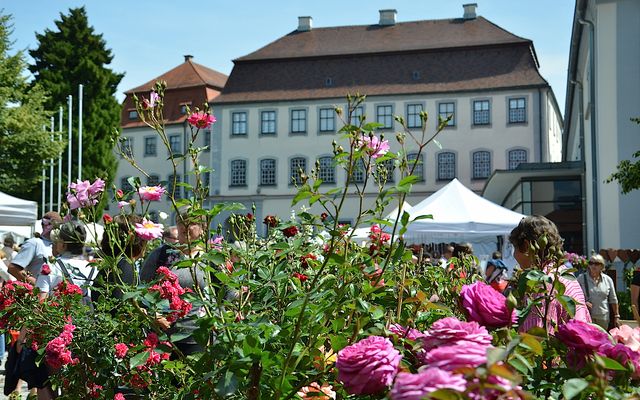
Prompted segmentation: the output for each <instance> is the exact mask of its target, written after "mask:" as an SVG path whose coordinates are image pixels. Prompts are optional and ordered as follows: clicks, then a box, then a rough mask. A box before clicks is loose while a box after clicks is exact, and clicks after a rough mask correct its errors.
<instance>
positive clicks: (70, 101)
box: [67, 95, 73, 187]
mask: <svg viewBox="0 0 640 400" xmlns="http://www.w3.org/2000/svg"><path fill="white" fill-rule="evenodd" d="M67 103H68V104H67V107H68V108H69V144H68V146H69V147H68V152H67V187H69V186H71V164H72V162H73V161H72V160H73V152H72V150H73V134H72V130H73V126H72V117H73V113H72V112H73V96H71V95H69V96H67Z"/></svg>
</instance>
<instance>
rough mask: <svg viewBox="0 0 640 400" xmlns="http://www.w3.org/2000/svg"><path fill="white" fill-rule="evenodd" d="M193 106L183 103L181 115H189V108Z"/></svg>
mask: <svg viewBox="0 0 640 400" xmlns="http://www.w3.org/2000/svg"><path fill="white" fill-rule="evenodd" d="M190 105H191V103H182V104H180V114H182V115H186V114H187V111H188V110H187V109H188V108H189V106H190Z"/></svg>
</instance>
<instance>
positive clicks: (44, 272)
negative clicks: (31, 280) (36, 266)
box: [40, 264, 51, 275]
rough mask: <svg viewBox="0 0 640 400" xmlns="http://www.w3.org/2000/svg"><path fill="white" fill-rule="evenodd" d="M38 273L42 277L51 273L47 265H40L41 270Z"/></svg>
mask: <svg viewBox="0 0 640 400" xmlns="http://www.w3.org/2000/svg"><path fill="white" fill-rule="evenodd" d="M40 273H41V274H42V275H49V274H50V273H51V267H49V264H42V269H40Z"/></svg>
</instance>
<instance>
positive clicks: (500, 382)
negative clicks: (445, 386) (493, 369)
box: [467, 375, 522, 400]
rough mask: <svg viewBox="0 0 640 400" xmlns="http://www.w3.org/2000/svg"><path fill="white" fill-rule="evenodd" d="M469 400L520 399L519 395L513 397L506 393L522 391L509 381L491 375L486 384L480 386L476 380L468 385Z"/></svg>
mask: <svg viewBox="0 0 640 400" xmlns="http://www.w3.org/2000/svg"><path fill="white" fill-rule="evenodd" d="M467 388H468V389H470V390H469V393H468V395H469V398H470V399H472V400H497V399H520V398H522V397H521V396H519V395H515V396H511V395H505V393H509V394H511V393H510V392H513V391H519V390H522V388H521V387H520V386H517V385H514V384H513V383H512V382H511V381H509V380H508V379H505V378H502V377H500V376H497V375H490V376H489V377H487V380H486V381H485V383H484V384H480V380H479V379H477V378H476V379H474V380H473V381H472V382H470V383H469V384H468V385H467Z"/></svg>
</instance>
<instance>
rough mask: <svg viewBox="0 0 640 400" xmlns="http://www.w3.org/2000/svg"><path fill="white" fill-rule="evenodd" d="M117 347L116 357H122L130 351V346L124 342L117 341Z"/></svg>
mask: <svg viewBox="0 0 640 400" xmlns="http://www.w3.org/2000/svg"><path fill="white" fill-rule="evenodd" d="M115 349H116V357H118V358H120V359H122V358H124V357H125V356H126V355H127V352H128V351H129V346H127V345H126V344H124V343H116V345H115Z"/></svg>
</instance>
